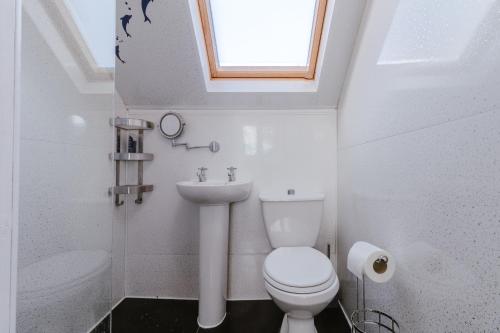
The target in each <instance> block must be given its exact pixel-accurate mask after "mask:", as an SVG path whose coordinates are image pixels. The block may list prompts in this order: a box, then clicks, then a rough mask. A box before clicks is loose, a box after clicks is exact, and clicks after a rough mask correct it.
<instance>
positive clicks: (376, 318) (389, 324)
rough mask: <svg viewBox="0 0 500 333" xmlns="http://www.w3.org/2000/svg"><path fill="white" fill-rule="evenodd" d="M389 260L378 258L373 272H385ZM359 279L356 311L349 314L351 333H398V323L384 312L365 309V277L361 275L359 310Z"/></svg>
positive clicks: (357, 279)
mask: <svg viewBox="0 0 500 333" xmlns="http://www.w3.org/2000/svg"><path fill="white" fill-rule="evenodd" d="M388 262H389V258H388V257H387V256H380V257H379V258H378V259H377V260H375V261H374V263H373V269H374V270H375V272H377V273H379V274H382V273H384V272H385V271H386V270H387V263H388ZM359 280H360V279H359V278H358V277H357V276H356V310H354V311H353V313H352V314H351V323H352V326H351V333H368V332H375V330H377V329H378V332H391V333H399V331H400V329H399V324H398V322H397V321H396V320H395V319H394V318H393V317H391V316H390V315H388V314H387V313H385V312H382V311H379V310H375V309H370V308H367V307H366V297H365V275H363V278H362V279H361V281H362V292H361V296H362V305H363V307H362V308H361V309H360V308H359Z"/></svg>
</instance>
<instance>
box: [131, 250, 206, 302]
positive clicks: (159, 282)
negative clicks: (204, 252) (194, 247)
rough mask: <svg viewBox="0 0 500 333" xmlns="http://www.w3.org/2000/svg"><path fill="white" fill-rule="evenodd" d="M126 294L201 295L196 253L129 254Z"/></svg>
mask: <svg viewBox="0 0 500 333" xmlns="http://www.w3.org/2000/svg"><path fill="white" fill-rule="evenodd" d="M126 293H127V296H132V297H169V298H197V297H198V256H197V255H134V254H128V255H127V284H126Z"/></svg>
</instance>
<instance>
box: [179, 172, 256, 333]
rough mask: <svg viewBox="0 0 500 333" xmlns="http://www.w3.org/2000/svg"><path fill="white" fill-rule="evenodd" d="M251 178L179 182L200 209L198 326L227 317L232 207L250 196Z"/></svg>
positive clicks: (181, 191)
mask: <svg viewBox="0 0 500 333" xmlns="http://www.w3.org/2000/svg"><path fill="white" fill-rule="evenodd" d="M251 189H252V182H251V181H235V182H226V181H223V180H207V181H206V182H199V181H198V180H191V181H184V182H179V183H177V191H178V192H179V194H180V195H181V196H182V197H183V198H184V199H186V200H189V201H191V202H194V203H197V204H198V205H199V210H200V221H199V222H200V224H199V228H200V255H199V260H200V270H199V271H200V279H199V283H200V288H199V289H200V294H199V301H198V326H200V327H202V328H206V329H209V328H213V327H216V326H218V325H220V324H221V323H222V322H223V321H224V318H225V317H226V299H227V266H228V254H229V253H228V248H229V246H228V245H229V206H230V204H231V203H232V202H237V201H243V200H245V199H247V198H248V196H249V195H250V191H251Z"/></svg>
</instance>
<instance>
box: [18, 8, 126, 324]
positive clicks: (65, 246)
mask: <svg viewBox="0 0 500 333" xmlns="http://www.w3.org/2000/svg"><path fill="white" fill-rule="evenodd" d="M17 5H18V6H20V7H19V10H18V13H19V14H18V17H17V19H18V20H20V22H18V24H17V26H18V28H20V29H18V30H19V31H18V32H17V35H18V44H19V45H18V52H17V55H16V61H17V67H18V75H17V76H16V81H17V82H18V83H17V89H18V91H17V109H16V114H17V116H18V125H17V128H18V130H19V131H18V133H17V140H18V153H19V158H18V160H17V166H15V170H16V171H15V172H18V175H17V178H18V179H19V185H18V196H17V197H18V201H19V202H18V215H19V216H18V223H17V228H14V234H13V242H14V246H13V248H14V249H15V248H16V246H15V245H16V244H15V243H16V242H17V261H16V263H17V268H16V269H14V270H13V275H14V276H16V278H15V281H17V287H16V290H17V292H16V294H17V295H16V297H15V300H16V315H15V323H16V332H17V333H28V332H37V333H45V332H47V333H48V332H50V333H71V332H75V333H85V332H104V331H109V328H106V326H107V325H109V322H110V320H109V319H108V318H109V314H110V311H111V308H112V307H113V305H114V304H116V303H117V302H118V301H119V300H120V299H121V298H122V297H123V290H122V285H123V283H122V281H123V280H122V279H123V274H124V271H123V265H122V261H121V259H123V251H124V248H123V239H124V238H123V233H122V231H124V217H125V215H124V214H125V213H124V207H122V208H117V207H115V206H114V204H113V200H112V197H110V196H109V194H108V188H109V187H110V186H111V185H112V182H113V180H114V172H115V171H114V168H113V163H112V161H111V160H110V159H109V157H108V154H109V153H110V152H112V151H114V149H113V140H114V136H113V130H114V129H113V127H111V126H110V123H109V120H110V118H113V117H114V114H115V110H114V95H115V94H114V61H115V55H114V49H115V32H114V31H115V1H114V0H85V1H82V0H50V1H47V0H22V1H20V0H18V1H17ZM112 258H113V260H112ZM115 285H116V286H117V287H114V286H115Z"/></svg>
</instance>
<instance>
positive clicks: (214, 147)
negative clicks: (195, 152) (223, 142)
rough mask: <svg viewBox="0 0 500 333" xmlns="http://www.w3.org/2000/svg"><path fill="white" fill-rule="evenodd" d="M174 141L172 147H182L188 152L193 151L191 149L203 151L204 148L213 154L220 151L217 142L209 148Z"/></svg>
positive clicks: (212, 143) (210, 144)
mask: <svg viewBox="0 0 500 333" xmlns="http://www.w3.org/2000/svg"><path fill="white" fill-rule="evenodd" d="M171 140H172V147H180V146H184V147H185V148H186V150H191V149H202V148H207V149H208V150H210V151H211V152H212V153H216V152H218V151H219V150H220V145H219V143H218V142H217V141H212V142H210V143H209V144H208V146H190V145H189V143H186V142H182V143H180V142H176V141H175V139H171Z"/></svg>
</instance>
